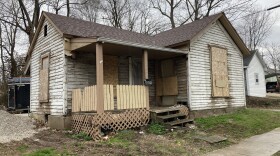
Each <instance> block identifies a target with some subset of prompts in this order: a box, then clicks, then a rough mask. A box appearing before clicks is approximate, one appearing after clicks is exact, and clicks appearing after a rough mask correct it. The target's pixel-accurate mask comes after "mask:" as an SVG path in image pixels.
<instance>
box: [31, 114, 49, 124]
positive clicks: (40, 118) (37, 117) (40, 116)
mask: <svg viewBox="0 0 280 156" xmlns="http://www.w3.org/2000/svg"><path fill="white" fill-rule="evenodd" d="M30 117H31V118H34V119H35V120H38V121H40V122H43V123H45V122H47V118H46V114H38V113H30Z"/></svg>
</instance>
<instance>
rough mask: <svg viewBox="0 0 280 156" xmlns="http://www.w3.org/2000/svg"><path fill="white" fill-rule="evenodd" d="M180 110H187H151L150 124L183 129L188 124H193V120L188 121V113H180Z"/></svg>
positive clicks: (173, 108) (180, 108)
mask: <svg viewBox="0 0 280 156" xmlns="http://www.w3.org/2000/svg"><path fill="white" fill-rule="evenodd" d="M182 108H184V109H187V108H186V107H185V106H179V107H166V108H157V109H151V110H150V113H151V120H152V122H157V123H162V124H164V125H166V126H167V127H168V128H171V127H173V126H182V127H184V126H185V125H186V124H188V123H193V119H189V117H188V113H186V112H183V111H181V110H182Z"/></svg>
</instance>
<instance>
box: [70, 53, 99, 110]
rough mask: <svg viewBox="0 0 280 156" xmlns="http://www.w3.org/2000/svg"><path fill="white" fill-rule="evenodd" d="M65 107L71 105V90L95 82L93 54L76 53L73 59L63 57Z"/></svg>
mask: <svg viewBox="0 0 280 156" xmlns="http://www.w3.org/2000/svg"><path fill="white" fill-rule="evenodd" d="M65 60H66V86H67V108H68V109H71V107H72V90H73V89H78V88H84V87H86V86H90V85H94V84H96V65H95V54H94V53H84V52H82V53H81V54H79V53H78V54H77V55H76V58H75V59H72V58H71V57H67V56H66V57H65Z"/></svg>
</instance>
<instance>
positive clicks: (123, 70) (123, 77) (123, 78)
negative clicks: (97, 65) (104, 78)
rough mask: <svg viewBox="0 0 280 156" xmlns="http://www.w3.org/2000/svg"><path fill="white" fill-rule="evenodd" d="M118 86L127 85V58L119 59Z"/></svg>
mask: <svg viewBox="0 0 280 156" xmlns="http://www.w3.org/2000/svg"><path fill="white" fill-rule="evenodd" d="M118 73H119V75H118V76H119V84H121V85H128V84H129V65H128V57H119V70H118Z"/></svg>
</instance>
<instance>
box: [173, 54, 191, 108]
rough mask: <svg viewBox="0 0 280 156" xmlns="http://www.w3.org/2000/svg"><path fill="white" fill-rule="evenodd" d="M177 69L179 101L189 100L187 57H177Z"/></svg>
mask: <svg viewBox="0 0 280 156" xmlns="http://www.w3.org/2000/svg"><path fill="white" fill-rule="evenodd" d="M175 69H176V75H177V81H178V96H177V102H184V103H186V102H187V101H188V91H187V88H188V87H187V84H188V75H187V72H188V68H187V58H186V57H185V56H183V57H178V58H176V59H175Z"/></svg>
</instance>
